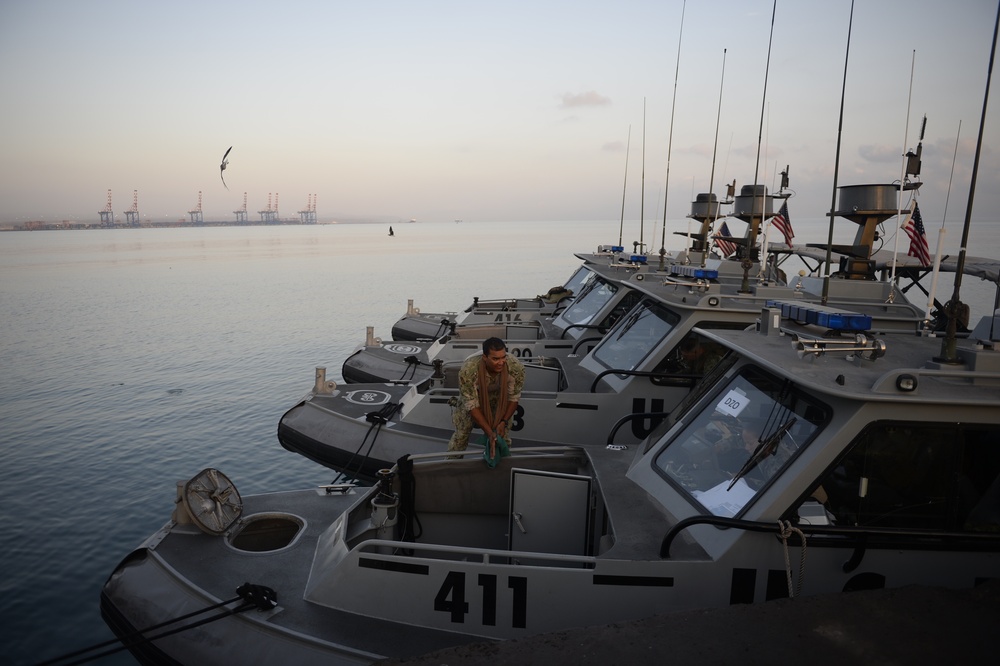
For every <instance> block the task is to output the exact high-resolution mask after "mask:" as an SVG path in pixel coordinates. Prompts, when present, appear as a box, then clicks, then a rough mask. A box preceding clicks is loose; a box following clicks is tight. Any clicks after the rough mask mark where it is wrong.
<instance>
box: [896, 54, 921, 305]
mask: <svg viewBox="0 0 1000 666" xmlns="http://www.w3.org/2000/svg"><path fill="white" fill-rule="evenodd" d="M916 62H917V50H916V49H913V55H912V56H911V57H910V90H909V93H908V94H907V96H906V122H905V123H904V124H903V161H902V163H901V164H900V165H899V196H898V197H896V219H897V220H901V219H902V218H903V192H904V188H903V186H904V185H905V183H906V163H907V162H908V161H909V158H908V157H907V156H906V137H908V136H909V134H910V102H911V100H912V99H913V70H914V65H915V64H916ZM926 128H927V116H924V123H923V125H922V126H921V127H920V140H921V141H923V140H924V130H925V129H926ZM898 255H899V233H898V231H897V233H896V234H895V239H894V241H893V246H892V269H891V270H890V271H889V302H890V303H891V302H892V300H893V295H894V294H895V293H896V288H895V285H896V257H897V256H898Z"/></svg>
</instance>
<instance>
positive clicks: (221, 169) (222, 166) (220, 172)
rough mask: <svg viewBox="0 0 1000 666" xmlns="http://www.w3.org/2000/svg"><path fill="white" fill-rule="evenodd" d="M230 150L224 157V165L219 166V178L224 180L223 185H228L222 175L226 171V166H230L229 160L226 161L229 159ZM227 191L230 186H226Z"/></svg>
mask: <svg viewBox="0 0 1000 666" xmlns="http://www.w3.org/2000/svg"><path fill="white" fill-rule="evenodd" d="M232 149H233V147H232V146H229V150H232ZM229 150H227V151H226V154H225V155H223V156H222V164H220V165H219V178H222V184H223V185H226V179H225V177H224V176H223V175H222V172H223V171H225V170H226V165H227V164H229V160H227V159H226V158H227V157H229ZM226 189H227V190H228V189H229V186H228V185H226Z"/></svg>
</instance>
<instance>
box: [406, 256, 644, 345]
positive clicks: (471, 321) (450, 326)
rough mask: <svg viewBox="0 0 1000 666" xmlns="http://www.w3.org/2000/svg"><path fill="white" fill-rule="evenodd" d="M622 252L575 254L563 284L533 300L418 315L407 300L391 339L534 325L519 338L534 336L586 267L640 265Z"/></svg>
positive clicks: (477, 302) (482, 302) (575, 288)
mask: <svg viewBox="0 0 1000 666" xmlns="http://www.w3.org/2000/svg"><path fill="white" fill-rule="evenodd" d="M624 250H625V248H624V247H621V246H613V245H601V246H598V248H597V251H596V252H594V253H592V254H578V255H576V256H577V257H578V258H580V259H582V260H583V265H582V266H580V267H579V268H577V269H576V270H575V271H574V272H573V274H572V275H571V276H570V277H569V279H568V280H566V282H564V283H563V284H562V285H559V286H556V287H552V288H550V289H548V290H547V291H546V292H545V293H544V294H538V295H537V296H535V297H533V298H531V297H529V298H500V299H480V298H479V297H478V296H477V297H474V298H473V299H472V304H471V305H469V306H468V307H467V308H465V309H464V310H462V311H461V312H421V311H420V308H417V307H414V305H413V299H412V298H411V299H409V300H408V301H407V304H406V312H405V313H404V314H403V316H402V317H400V318H399V320H398V321H397V322H396V323H395V324H393V325H392V339H393V340H394V341H397V342H416V341H431V340H436V339H438V338H440V337H442V336H445V335H450V334H454V333H455V332H456V329H458V328H470V329H477V328H483V327H490V326H492V327H500V326H515V327H516V326H528V327H531V326H534V327H536V328H535V330H529V331H527V332H524V333H522V334H521V337H525V336H528V335H534V337H537V336H538V333H537V324H536V322H537V320H539V319H542V318H545V317H549V316H552V315H554V314H558V313H559V312H560V311H561V310H563V309H565V308H566V305H567V304H568V303H569V302H570V301H571V300H572V299H573V298H574V296H575V295H576V294H578V293H580V289H581V288H582V287H583V284H584V282H585V281H586V280H587V279H588V277H589V276H590V273H589V272H588V271H587V270H586V266H587V264H589V263H599V264H611V265H619V264H625V265H633V266H638V265H639V263H640V262H639V260H638V257H634V256H633V255H625V253H624ZM474 335H479V336H480V337H479V339H486V338H488V337H490V336H491V335H495V332H483V331H480V332H479V333H478V334H477V333H475V332H474V331H473V330H470V331H467V332H466V336H467V337H473V336H474ZM515 335H516V333H515Z"/></svg>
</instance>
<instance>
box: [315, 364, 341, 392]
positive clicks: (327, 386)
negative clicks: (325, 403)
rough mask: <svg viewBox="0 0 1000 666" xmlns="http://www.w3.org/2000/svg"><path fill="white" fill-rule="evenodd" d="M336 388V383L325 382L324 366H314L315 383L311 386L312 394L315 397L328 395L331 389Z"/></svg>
mask: <svg viewBox="0 0 1000 666" xmlns="http://www.w3.org/2000/svg"><path fill="white" fill-rule="evenodd" d="M335 388H337V382H334V381H329V382H328V381H326V366H325V365H317V366H316V383H315V384H313V393H314V394H316V395H330V394H331V393H333V389H335Z"/></svg>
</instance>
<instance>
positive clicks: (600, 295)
mask: <svg viewBox="0 0 1000 666" xmlns="http://www.w3.org/2000/svg"><path fill="white" fill-rule="evenodd" d="M618 289H620V287H619V286H618V285H617V284H614V283H612V282H608V281H607V280H605V279H604V278H602V277H600V276H598V275H597V274H596V273H593V272H591V273H590V277H588V278H587V280H586V281H585V282H584V284H583V286H582V287H580V292H579V294H578V295H577V297H576V298H575V299H573V304H572V305H570V306H569V307H568V308H566V310H565V312H563V313H562V314H561V315H559V319H560V322H561V323H562V324H563V326H564V327H565V326H569V325H572V324H579V325H584V324H589V323H591V320H592V319H593V318H594V316H595V315H596V314H597V313H598V312H600V311H601V308H603V307H604V306H605V305H606V304H607V302H608V301H610V300H611V298H612V297H613V296H614V295H615V294H616V293H618Z"/></svg>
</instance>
